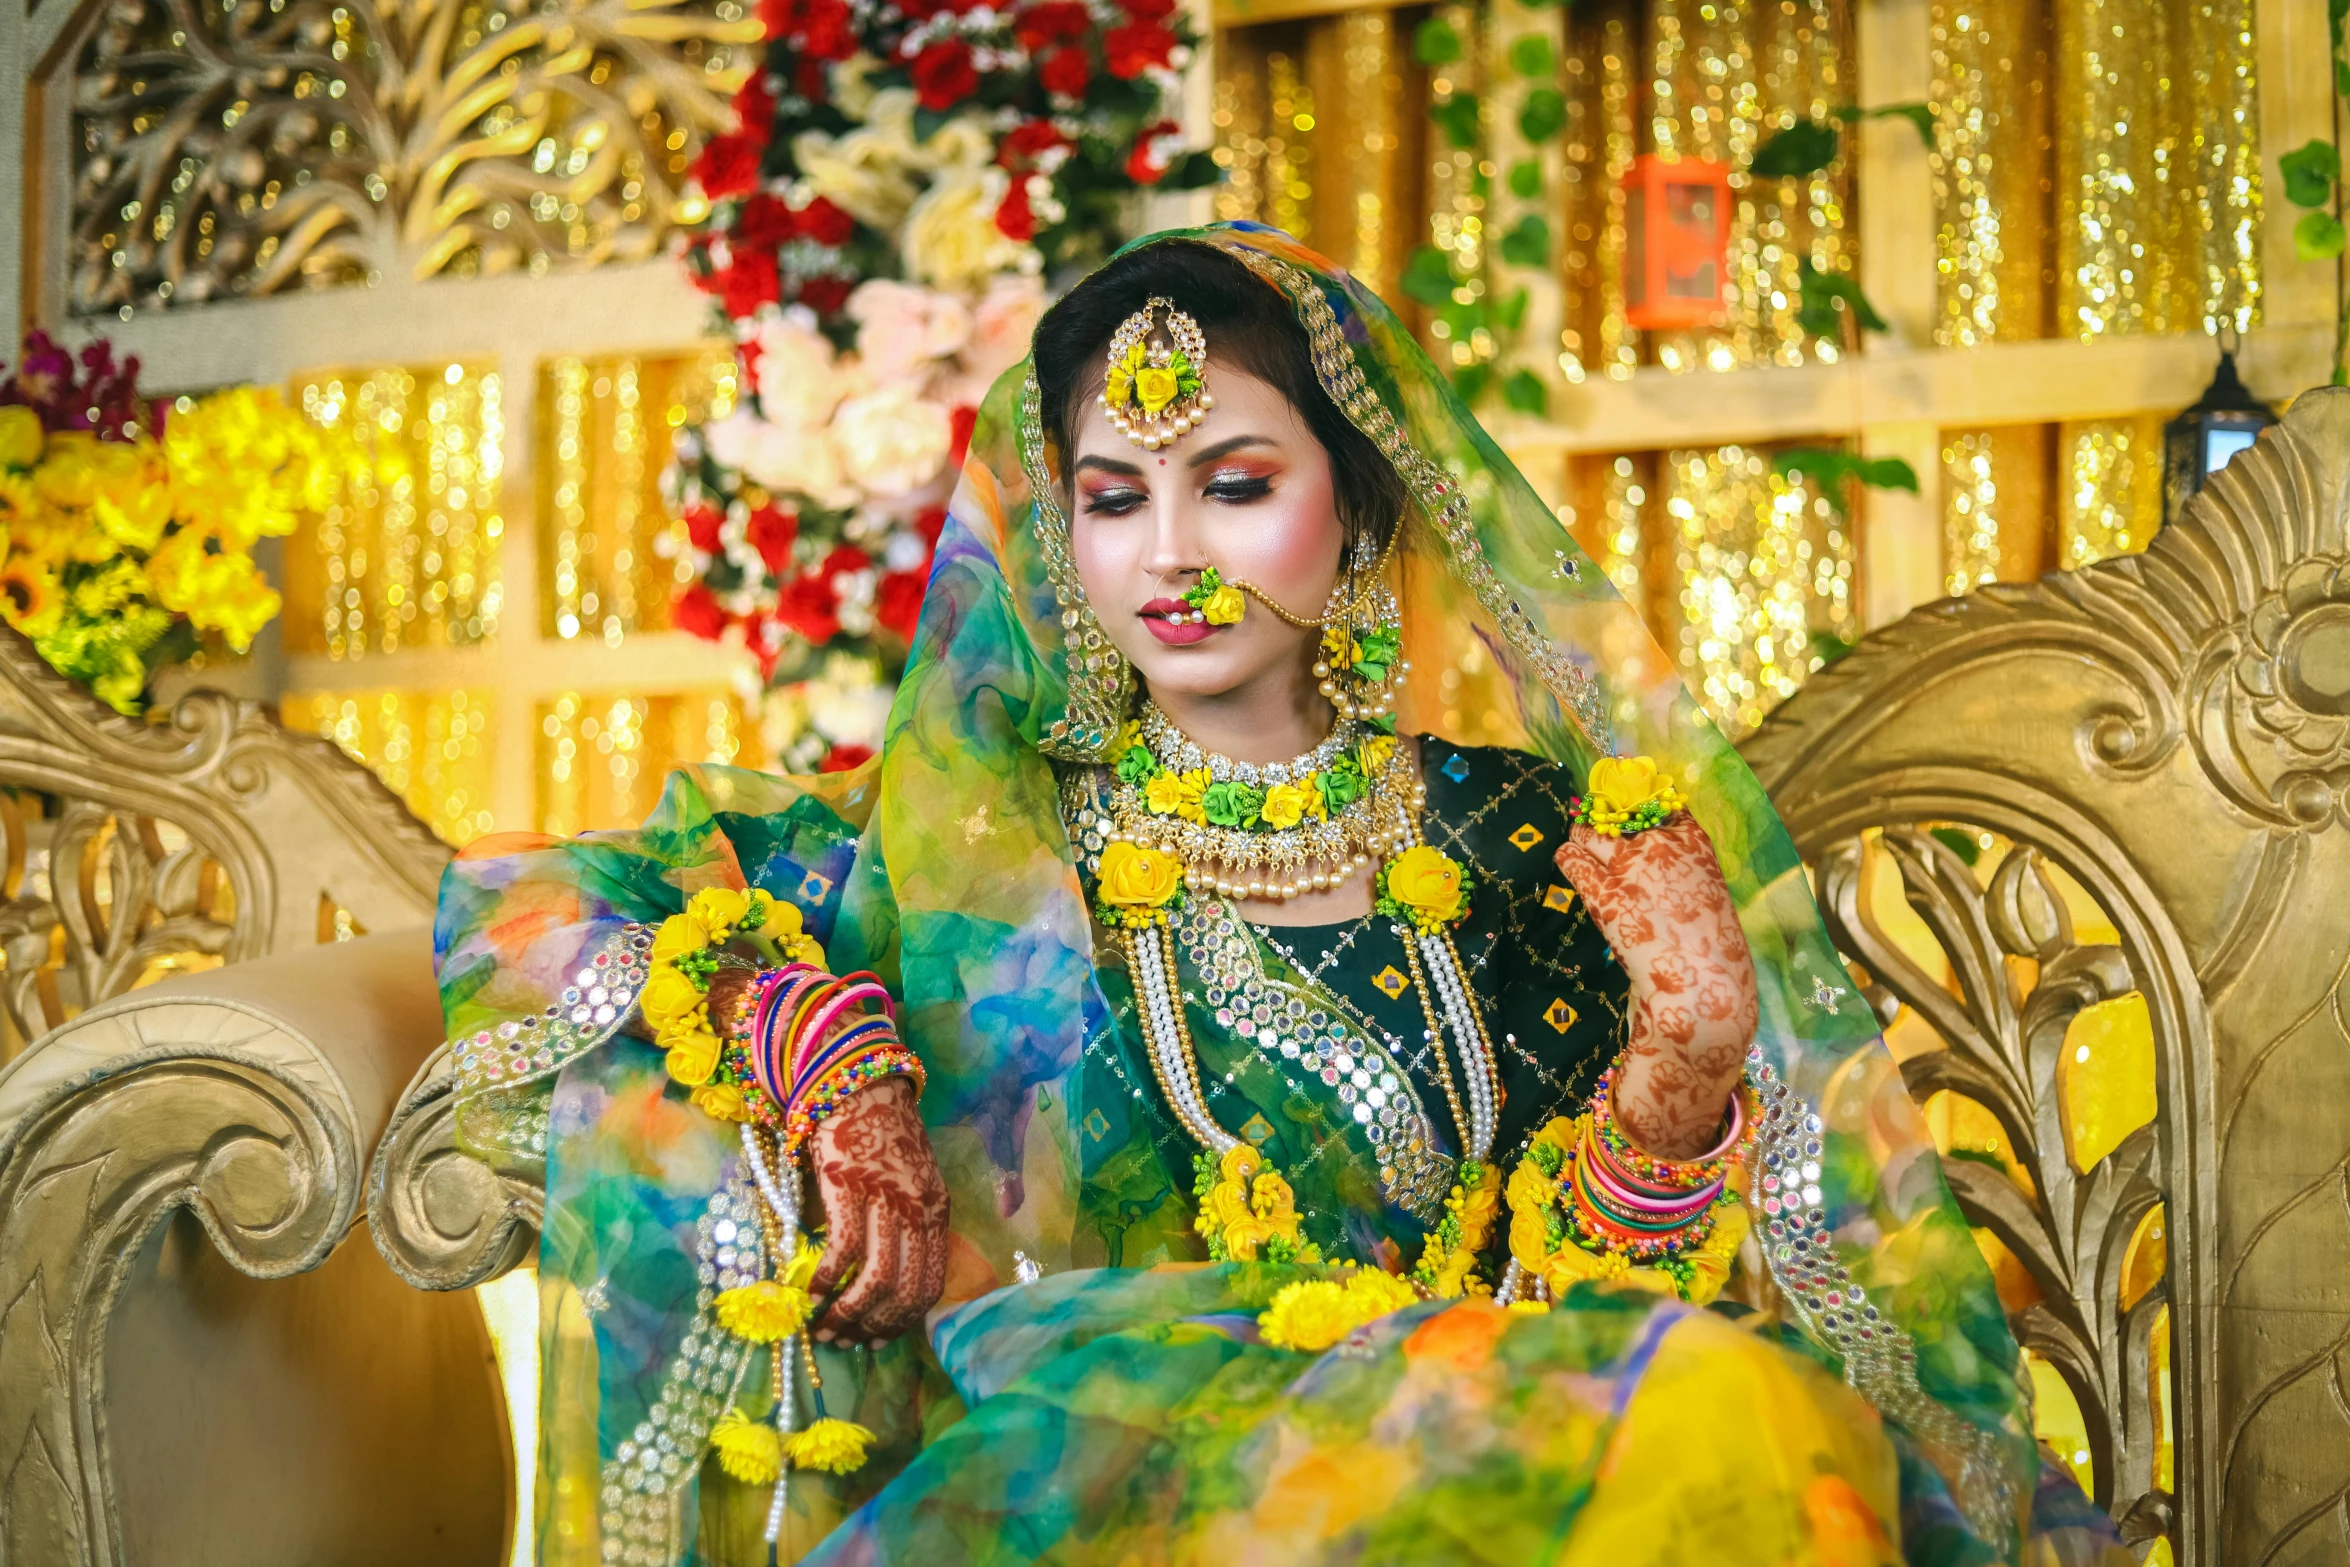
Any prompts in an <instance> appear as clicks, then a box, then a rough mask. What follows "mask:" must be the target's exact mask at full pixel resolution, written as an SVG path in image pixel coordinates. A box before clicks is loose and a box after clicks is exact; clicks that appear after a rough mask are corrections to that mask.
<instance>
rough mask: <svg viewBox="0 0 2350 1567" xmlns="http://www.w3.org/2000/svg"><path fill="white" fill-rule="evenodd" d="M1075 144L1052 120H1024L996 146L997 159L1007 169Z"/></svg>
mask: <svg viewBox="0 0 2350 1567" xmlns="http://www.w3.org/2000/svg"><path fill="white" fill-rule="evenodd" d="M1073 145H1074V143H1072V142H1071V141H1070V140H1069V138H1068V137H1066V136H1064V135H1062V134H1061V128H1060V127H1059V126H1057V125H1055V124H1054V123H1053V122H1052V121H1050V120H1023V121H1021V122H1020V123H1019V124H1018V125H1016V126H1014V127H1013V128H1012V130H1011V133H1010V134H1009V135H1007V136H1005V137H1004V140H1003V144H1002V145H1001V146H999V147H997V148H996V153H995V161H996V162H998V163H1000V164H1002V165H1003V166H1004V167H1005V168H1007V169H1017V168H1019V167H1020V166H1021V165H1023V164H1026V163H1030V162H1033V161H1034V160H1035V159H1038V158H1041V157H1043V156H1044V155H1045V154H1046V153H1048V152H1050V151H1052V150H1053V149H1054V148H1055V147H1068V146H1073Z"/></svg>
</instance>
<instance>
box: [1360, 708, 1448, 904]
mask: <svg viewBox="0 0 2350 1567" xmlns="http://www.w3.org/2000/svg"><path fill="white" fill-rule="evenodd" d="M1366 743H1367V742H1366ZM1387 895H1388V896H1389V897H1390V898H1393V899H1394V900H1395V901H1396V902H1397V903H1400V904H1402V905H1403V907H1404V910H1405V912H1406V913H1408V914H1410V915H1411V916H1412V919H1413V922H1414V923H1415V924H1420V925H1423V926H1425V925H1441V924H1444V923H1446V922H1448V921H1450V920H1453V919H1455V918H1457V917H1458V916H1459V914H1460V912H1461V868H1460V866H1459V865H1457V864H1455V863H1454V862H1453V860H1452V859H1451V858H1450V857H1449V856H1447V855H1446V854H1445V853H1444V852H1443V851H1442V850H1440V849H1436V848H1432V847H1430V846H1429V845H1427V844H1424V843H1416V844H1414V845H1412V846H1411V847H1410V848H1408V849H1406V850H1404V851H1403V853H1401V854H1399V855H1397V856H1396V857H1395V858H1394V859H1392V860H1389V861H1388V862H1387Z"/></svg>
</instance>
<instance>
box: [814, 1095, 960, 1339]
mask: <svg viewBox="0 0 2350 1567" xmlns="http://www.w3.org/2000/svg"><path fill="white" fill-rule="evenodd" d="M810 1152H811V1157H810V1161H809V1162H810V1163H811V1164H812V1165H813V1166H814V1169H815V1176H816V1191H817V1195H818V1197H819V1198H820V1199H821V1200H822V1202H823V1204H824V1217H825V1222H826V1224H827V1225H828V1226H829V1229H830V1233H829V1235H828V1238H827V1240H826V1243H825V1247H824V1259H823V1261H821V1262H820V1263H818V1264H817V1267H816V1276H815V1277H814V1278H813V1279H812V1280H810V1281H809V1289H810V1291H811V1292H812V1293H814V1294H817V1295H826V1294H830V1293H831V1292H832V1291H833V1290H835V1289H838V1288H840V1283H841V1280H842V1279H843V1278H848V1277H849V1274H850V1272H851V1270H852V1269H853V1270H854V1271H855V1276H854V1277H853V1278H849V1283H848V1287H847V1288H846V1289H843V1290H841V1292H840V1294H839V1295H838V1296H837V1297H836V1298H835V1299H834V1300H833V1301H832V1302H831V1303H830V1304H829V1305H828V1306H827V1307H826V1308H825V1311H824V1314H823V1315H822V1316H821V1317H819V1318H818V1319H817V1321H816V1326H815V1328H814V1330H813V1331H814V1333H815V1335H816V1337H817V1338H818V1339H820V1340H822V1341H824V1342H826V1343H831V1342H833V1341H834V1340H836V1339H846V1340H848V1341H849V1342H851V1343H861V1344H871V1345H872V1346H873V1347H874V1348H876V1349H878V1348H880V1347H881V1345H882V1344H884V1343H886V1342H887V1341H888V1340H890V1339H893V1338H896V1337H898V1336H899V1335H900V1334H902V1333H904V1332H906V1331H907V1330H908V1329H910V1328H913V1327H915V1326H917V1325H919V1324H920V1323H921V1321H922V1318H923V1316H924V1314H925V1313H927V1312H928V1311H929V1310H930V1308H931V1307H932V1306H934V1305H936V1304H938V1297H939V1296H940V1294H941V1293H943V1292H944V1291H945V1289H946V1281H947V1188H946V1182H945V1180H944V1179H942V1178H941V1177H940V1175H939V1173H938V1160H937V1159H936V1158H935V1157H934V1156H933V1155H932V1153H931V1150H930V1134H929V1132H928V1130H927V1129H926V1128H925V1127H924V1126H923V1124H922V1114H921V1111H920V1110H919V1109H918V1108H916V1105H915V1094H914V1085H913V1083H912V1082H910V1081H908V1080H907V1079H906V1078H903V1077H885V1078H883V1079H882V1080H881V1081H880V1082H877V1083H874V1084H871V1085H870V1086H868V1087H865V1088H861V1089H859V1090H858V1091H857V1092H856V1093H855V1094H853V1095H852V1096H850V1098H849V1102H848V1103H847V1104H846V1105H844V1106H843V1107H842V1108H840V1109H839V1110H836V1111H834V1112H833V1113H832V1114H831V1115H830V1116H827V1117H826V1118H825V1119H824V1120H823V1121H822V1122H820V1123H819V1124H818V1125H817V1128H816V1135H815V1136H814V1137H813V1138H812V1139H811V1140H810Z"/></svg>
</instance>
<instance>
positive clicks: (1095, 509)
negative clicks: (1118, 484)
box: [1085, 490, 1143, 517]
mask: <svg viewBox="0 0 2350 1567" xmlns="http://www.w3.org/2000/svg"><path fill="white" fill-rule="evenodd" d="M1142 502H1143V493H1142V491H1140V490H1088V491H1086V492H1085V512H1086V515H1087V516H1089V517H1123V516H1125V515H1126V514H1127V513H1128V512H1130V511H1132V510H1134V508H1136V507H1137V506H1140V505H1141V504H1142Z"/></svg>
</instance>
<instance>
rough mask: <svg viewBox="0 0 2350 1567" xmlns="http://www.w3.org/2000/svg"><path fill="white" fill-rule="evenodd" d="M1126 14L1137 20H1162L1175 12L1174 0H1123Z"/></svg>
mask: <svg viewBox="0 0 2350 1567" xmlns="http://www.w3.org/2000/svg"><path fill="white" fill-rule="evenodd" d="M1125 4H1126V14H1127V15H1128V16H1131V17H1133V18H1134V19H1135V20H1136V21H1138V22H1163V21H1165V20H1166V19H1167V18H1168V17H1170V16H1173V15H1174V14H1175V0H1125Z"/></svg>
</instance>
